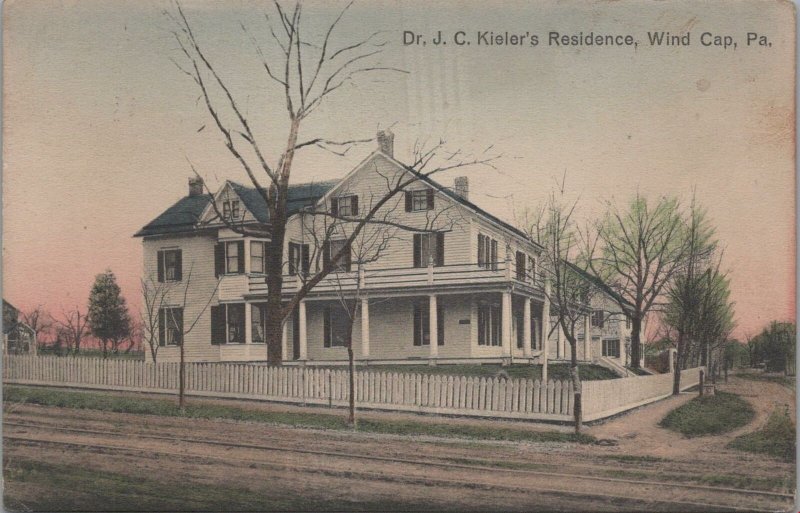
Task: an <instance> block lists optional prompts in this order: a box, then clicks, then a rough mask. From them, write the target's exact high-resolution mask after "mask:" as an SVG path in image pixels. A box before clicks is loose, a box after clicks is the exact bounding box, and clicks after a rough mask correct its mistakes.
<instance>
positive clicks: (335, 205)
mask: <svg viewBox="0 0 800 513" xmlns="http://www.w3.org/2000/svg"><path fill="white" fill-rule="evenodd" d="M331 213H333V215H339V216H344V217H353V216H357V215H358V196H355V195H350V196H340V197H338V198H333V199H331Z"/></svg>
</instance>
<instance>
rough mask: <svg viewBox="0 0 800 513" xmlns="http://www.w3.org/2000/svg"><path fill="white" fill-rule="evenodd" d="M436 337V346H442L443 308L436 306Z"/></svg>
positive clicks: (440, 305)
mask: <svg viewBox="0 0 800 513" xmlns="http://www.w3.org/2000/svg"><path fill="white" fill-rule="evenodd" d="M436 337H437V345H440V346H443V345H444V306H443V305H442V304H437V305H436Z"/></svg>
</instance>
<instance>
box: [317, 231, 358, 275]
mask: <svg viewBox="0 0 800 513" xmlns="http://www.w3.org/2000/svg"><path fill="white" fill-rule="evenodd" d="M323 249H324V262H323V264H324V265H325V267H328V266H329V265H330V263H331V261H333V257H335V256H336V255H338V254H339V252H340V251H344V253H343V254H342V256H341V257H340V258H339V261H338V262H336V265H335V266H334V270H336V271H344V272H349V271H350V267H351V265H352V255H351V252H350V246H349V245H348V244H347V241H346V240H345V239H341V240H331V241H328V242H326V243H325V247H324V248H323Z"/></svg>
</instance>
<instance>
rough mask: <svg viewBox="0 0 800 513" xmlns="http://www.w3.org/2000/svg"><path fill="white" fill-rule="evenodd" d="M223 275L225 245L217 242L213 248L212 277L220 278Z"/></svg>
mask: <svg viewBox="0 0 800 513" xmlns="http://www.w3.org/2000/svg"><path fill="white" fill-rule="evenodd" d="M223 274H225V245H224V244H223V243H222V242H218V243H217V245H216V246H214V276H217V277H219V276H222V275H223Z"/></svg>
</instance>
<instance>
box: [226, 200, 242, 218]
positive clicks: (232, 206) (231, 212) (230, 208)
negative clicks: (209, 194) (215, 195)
mask: <svg viewBox="0 0 800 513" xmlns="http://www.w3.org/2000/svg"><path fill="white" fill-rule="evenodd" d="M239 213H240V212H239V200H233V201H223V202H222V217H223V219H239Z"/></svg>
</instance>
